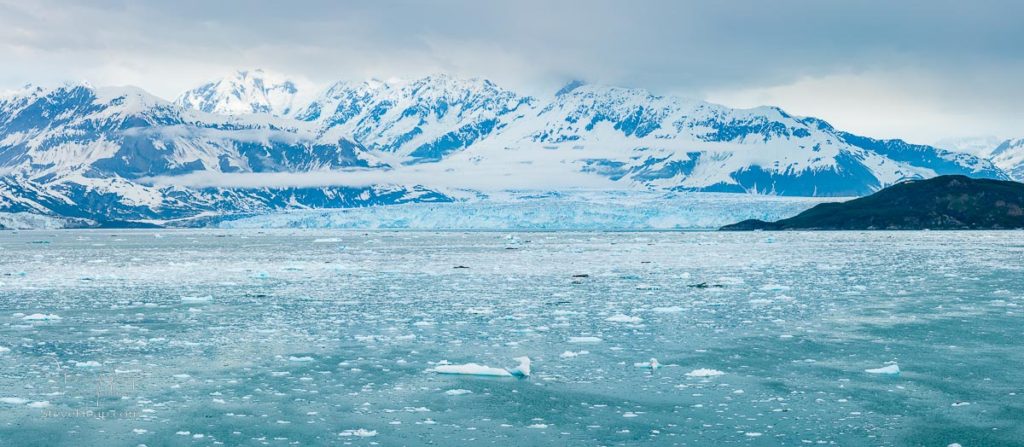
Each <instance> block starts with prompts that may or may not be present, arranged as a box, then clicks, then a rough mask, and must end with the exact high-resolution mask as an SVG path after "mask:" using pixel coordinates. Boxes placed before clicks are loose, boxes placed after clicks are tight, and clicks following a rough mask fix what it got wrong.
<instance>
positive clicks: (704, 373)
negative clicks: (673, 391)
mask: <svg viewBox="0 0 1024 447" xmlns="http://www.w3.org/2000/svg"><path fill="white" fill-rule="evenodd" d="M722 374H725V373H724V372H722V371H719V370H717V369H708V368H698V369H695V370H693V371H690V372H688V373H686V377H715V376H720V375H722Z"/></svg>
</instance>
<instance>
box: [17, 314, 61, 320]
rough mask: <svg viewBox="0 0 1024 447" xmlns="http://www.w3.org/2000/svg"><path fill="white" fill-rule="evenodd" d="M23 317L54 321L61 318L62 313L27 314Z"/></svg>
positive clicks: (24, 318)
mask: <svg viewBox="0 0 1024 447" xmlns="http://www.w3.org/2000/svg"><path fill="white" fill-rule="evenodd" d="M21 319H22V320H25V321H54V320H60V319H61V318H60V315H56V314H32V315H26V316H24V317H22V318H21Z"/></svg>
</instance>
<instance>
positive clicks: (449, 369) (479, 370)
mask: <svg viewBox="0 0 1024 447" xmlns="http://www.w3.org/2000/svg"><path fill="white" fill-rule="evenodd" d="M431 371H434V372H436V373H438V374H462V375H470V376H496V377H511V376H512V374H511V373H509V372H508V370H506V369H504V368H492V367H490V366H485V365H479V364H476V363H464V364H461V365H438V366H436V367H434V369H432V370H431Z"/></svg>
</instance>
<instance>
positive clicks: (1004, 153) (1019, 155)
mask: <svg viewBox="0 0 1024 447" xmlns="http://www.w3.org/2000/svg"><path fill="white" fill-rule="evenodd" d="M991 158H992V162H993V163H995V164H996V166H998V167H999V168H1001V169H1002V170H1004V171H1006V173H1007V174H1009V176H1010V177H1011V178H1012V179H1014V180H1017V181H1019V182H1022V181H1024V138H1016V139H1009V140H1006V141H1003V142H1002V143H999V145H998V146H996V147H995V149H992V154H991Z"/></svg>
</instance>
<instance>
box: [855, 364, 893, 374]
mask: <svg viewBox="0 0 1024 447" xmlns="http://www.w3.org/2000/svg"><path fill="white" fill-rule="evenodd" d="M864 372H866V373H868V374H889V375H898V374H899V373H900V366H899V365H897V364H895V363H893V364H891V365H886V366H883V367H881V368H872V369H865V370H864Z"/></svg>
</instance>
